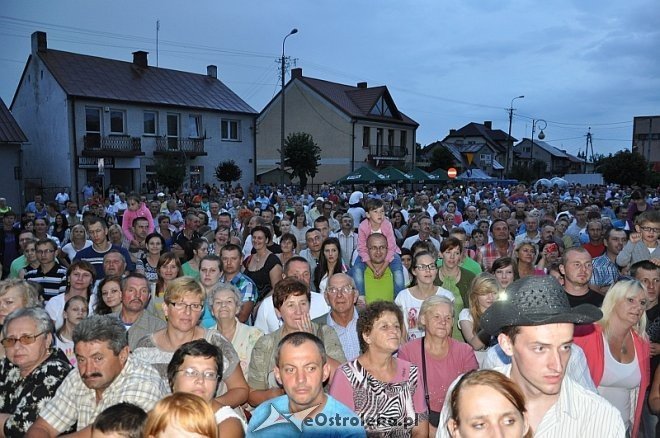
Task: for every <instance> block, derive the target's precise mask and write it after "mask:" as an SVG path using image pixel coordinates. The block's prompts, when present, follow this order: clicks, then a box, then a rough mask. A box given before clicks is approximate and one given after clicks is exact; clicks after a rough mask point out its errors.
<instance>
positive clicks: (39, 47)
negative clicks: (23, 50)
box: [32, 31, 48, 55]
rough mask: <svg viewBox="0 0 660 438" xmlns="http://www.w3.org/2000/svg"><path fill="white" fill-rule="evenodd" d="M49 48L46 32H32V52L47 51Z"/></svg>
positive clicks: (34, 53)
mask: <svg viewBox="0 0 660 438" xmlns="http://www.w3.org/2000/svg"><path fill="white" fill-rule="evenodd" d="M47 49H48V41H47V40H46V32H40V31H37V32H33V33H32V54H33V55H36V54H37V53H38V52H45V51H46V50H47Z"/></svg>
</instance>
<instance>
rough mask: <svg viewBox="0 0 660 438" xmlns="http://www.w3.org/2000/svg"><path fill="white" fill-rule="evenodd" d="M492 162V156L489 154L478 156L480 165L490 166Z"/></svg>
mask: <svg viewBox="0 0 660 438" xmlns="http://www.w3.org/2000/svg"><path fill="white" fill-rule="evenodd" d="M492 160H493V156H492V155H491V154H480V155H479V161H480V162H481V163H482V164H487V165H488V164H491V162H492Z"/></svg>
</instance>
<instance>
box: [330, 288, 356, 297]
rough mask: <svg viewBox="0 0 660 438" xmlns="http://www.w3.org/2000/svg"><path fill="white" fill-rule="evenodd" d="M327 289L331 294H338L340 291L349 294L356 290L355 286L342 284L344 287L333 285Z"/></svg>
mask: <svg viewBox="0 0 660 438" xmlns="http://www.w3.org/2000/svg"><path fill="white" fill-rule="evenodd" d="M325 291H326V292H327V293H328V294H330V295H336V294H338V293H340V292H341V294H342V295H348V294H351V293H353V292H354V291H355V288H354V287H353V286H342V287H334V286H331V287H328V288H326V289H325Z"/></svg>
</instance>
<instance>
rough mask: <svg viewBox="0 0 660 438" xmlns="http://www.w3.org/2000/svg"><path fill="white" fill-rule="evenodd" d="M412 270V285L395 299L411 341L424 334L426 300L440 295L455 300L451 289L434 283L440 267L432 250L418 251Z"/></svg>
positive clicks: (414, 257)
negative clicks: (437, 265)
mask: <svg viewBox="0 0 660 438" xmlns="http://www.w3.org/2000/svg"><path fill="white" fill-rule="evenodd" d="M415 243H417V242H415ZM411 271H412V276H413V279H412V283H411V284H410V287H409V288H407V289H404V290H402V291H401V292H399V294H398V295H397V296H396V298H395V300H394V303H395V304H396V305H398V306H399V307H400V308H401V311H402V312H403V320H404V322H405V328H406V332H407V340H409V341H410V340H413V339H417V338H421V337H422V336H424V330H422V329H421V328H419V327H420V324H419V318H420V316H421V310H420V309H421V307H422V303H423V302H424V300H426V299H427V298H429V297H432V296H434V295H439V296H444V297H445V298H447V299H449V300H450V301H454V295H453V294H452V293H451V292H450V291H448V290H447V289H445V288H443V287H440V286H436V285H435V284H433V282H434V281H435V278H436V276H437V272H438V268H437V267H436V266H435V257H433V255H432V254H431V253H430V252H427V251H422V252H418V253H416V254H415V255H414V256H413V261H412V266H411Z"/></svg>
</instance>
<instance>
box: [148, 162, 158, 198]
mask: <svg viewBox="0 0 660 438" xmlns="http://www.w3.org/2000/svg"><path fill="white" fill-rule="evenodd" d="M145 176H146V178H147V188H148V189H149V190H151V188H153V189H154V191H155V189H156V188H158V178H157V176H156V166H154V165H150V164H147V165H146V166H145Z"/></svg>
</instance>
